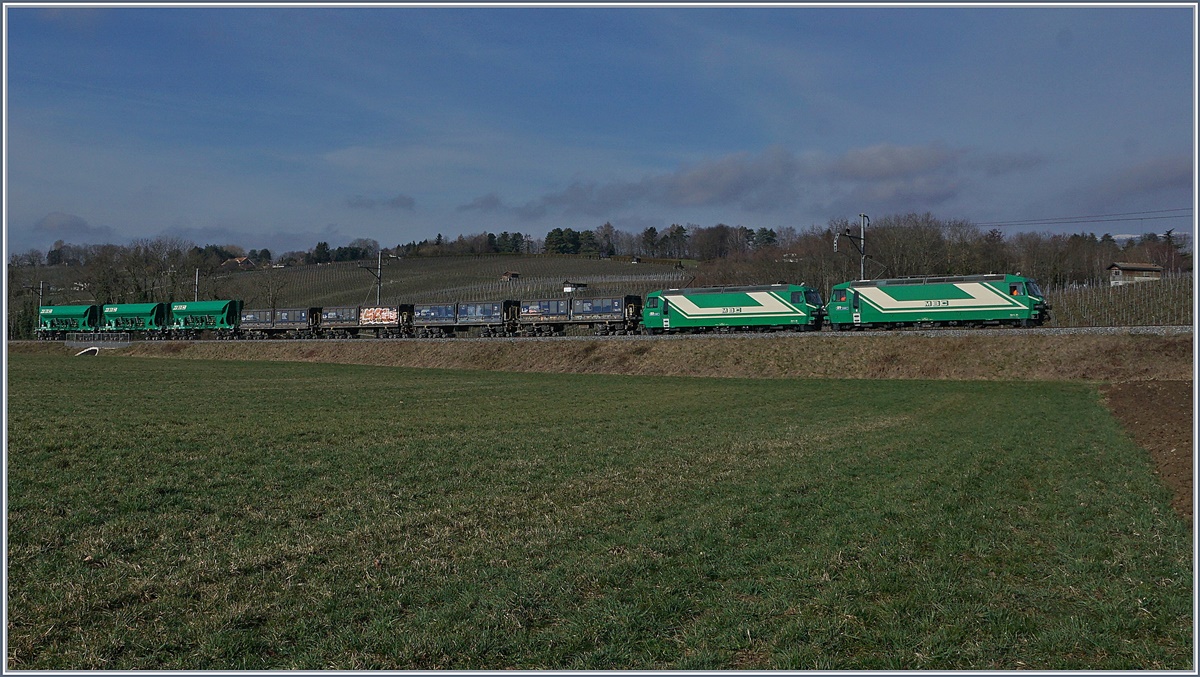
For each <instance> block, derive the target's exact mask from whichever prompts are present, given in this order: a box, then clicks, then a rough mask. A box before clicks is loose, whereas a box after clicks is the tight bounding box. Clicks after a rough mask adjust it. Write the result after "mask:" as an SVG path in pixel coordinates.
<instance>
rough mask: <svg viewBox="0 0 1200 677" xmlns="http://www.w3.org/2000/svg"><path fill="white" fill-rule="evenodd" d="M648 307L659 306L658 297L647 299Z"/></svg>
mask: <svg viewBox="0 0 1200 677" xmlns="http://www.w3.org/2000/svg"><path fill="white" fill-rule="evenodd" d="M646 307H647V308H657V307H658V297H657V296H655V297H654V298H652V299H649V300H647V301H646Z"/></svg>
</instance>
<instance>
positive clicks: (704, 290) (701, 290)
mask: <svg viewBox="0 0 1200 677" xmlns="http://www.w3.org/2000/svg"><path fill="white" fill-rule="evenodd" d="M799 286H803V285H792V284H787V283H786V282H781V283H779V284H755V285H748V286H744V287H691V288H688V289H665V290H663V291H664V292H680V293H682V294H684V295H685V296H690V295H692V294H728V293H730V292H746V291H779V290H780V289H787V288H789V287H799Z"/></svg>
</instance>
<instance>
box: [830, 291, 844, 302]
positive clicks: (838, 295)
mask: <svg viewBox="0 0 1200 677" xmlns="http://www.w3.org/2000/svg"><path fill="white" fill-rule="evenodd" d="M833 300H834V301H835V302H837V303H845V302H846V290H845V289H838V290H837V291H835V292H833Z"/></svg>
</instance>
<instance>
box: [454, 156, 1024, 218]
mask: <svg viewBox="0 0 1200 677" xmlns="http://www.w3.org/2000/svg"><path fill="white" fill-rule="evenodd" d="M1044 163H1045V160H1044V159H1043V158H1042V157H1040V156H1038V155H1036V154H1033V153H1017V154H997V153H985V152H981V151H978V150H973V149H968V148H950V147H947V146H944V145H941V144H928V145H918V146H902V145H896V144H879V145H874V146H868V147H864V148H857V149H852V150H850V151H847V152H846V153H843V154H841V155H834V156H830V155H827V154H823V153H815V152H814V153H806V154H796V153H794V152H792V151H790V150H787V149H784V148H780V147H772V148H768V149H766V150H764V151H762V152H760V153H735V154H730V155H725V156H722V157H717V158H713V159H711V160H707V161H704V162H699V163H695V164H692V165H687V166H683V167H680V168H679V169H678V170H676V171H673V172H664V173H660V174H654V175H649V176H645V177H643V178H641V179H639V180H636V181H609V182H595V181H575V182H572V183H571V184H570V185H568V186H566V187H565V188H563V189H561V190H557V191H553V192H548V193H544V194H542V195H540V196H538V197H536V198H534V199H532V200H529V201H526V202H524V203H522V204H510V203H509V202H507V201H506V200H504V199H503V198H501V197H500V195H498V194H497V193H495V192H491V193H487V194H485V195H482V196H480V197H477V198H475V199H474V200H472V201H471V202H469V203H467V204H464V205H461V206H459V207H458V210H459V211H473V212H482V213H505V212H507V213H511V214H514V215H516V216H518V217H520V218H522V219H529V220H533V219H541V218H545V217H548V216H557V215H564V216H578V215H583V216H591V217H609V216H611V215H614V214H618V213H622V212H627V211H629V210H633V209H637V208H646V207H655V208H666V209H689V208H696V207H704V208H723V209H738V210H741V211H744V212H749V213H753V214H771V213H774V212H780V211H783V210H791V209H795V208H804V209H808V210H814V211H828V210H829V209H830V208H835V209H836V208H837V207H838V206H839V205H841V204H843V203H845V204H847V205H859V206H862V205H871V206H872V207H873V208H881V209H887V208H902V209H911V208H913V205H914V204H915V205H919V206H920V208H921V209H927V208H930V207H936V206H938V205H941V204H944V203H946V202H948V201H950V200H952V199H954V198H956V197H958V196H960V195H961V194H962V193H963V192H964V191H965V190H966V189H967V188H968V187H969V186H970V185H972V184H973V183H974V182H975V181H977V180H978V179H980V178H992V177H997V176H1002V175H1005V174H1012V173H1020V172H1027V171H1030V170H1034V169H1037V168H1039V167H1041V166H1042V165H1043V164H1044ZM856 208H857V207H856Z"/></svg>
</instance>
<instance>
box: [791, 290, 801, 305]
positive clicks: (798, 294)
mask: <svg viewBox="0 0 1200 677" xmlns="http://www.w3.org/2000/svg"><path fill="white" fill-rule="evenodd" d="M802 296H804V294H803V293H802V292H798V291H794V292H792V303H800V302H801V297H802Z"/></svg>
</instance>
